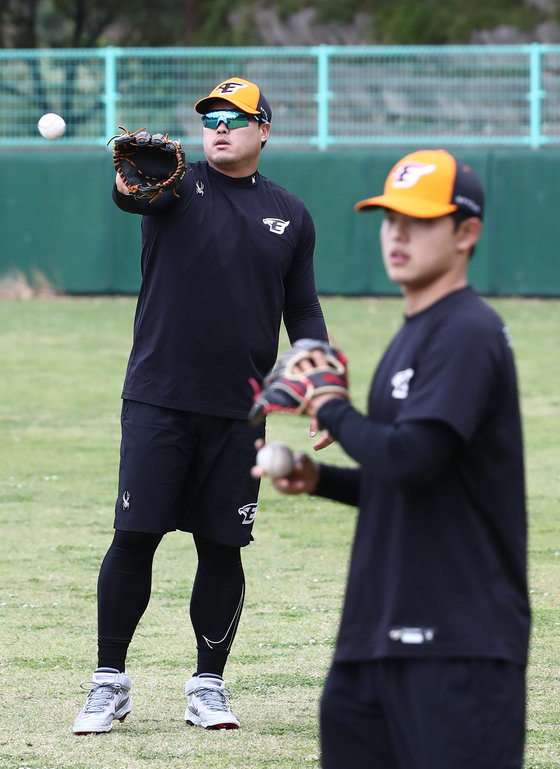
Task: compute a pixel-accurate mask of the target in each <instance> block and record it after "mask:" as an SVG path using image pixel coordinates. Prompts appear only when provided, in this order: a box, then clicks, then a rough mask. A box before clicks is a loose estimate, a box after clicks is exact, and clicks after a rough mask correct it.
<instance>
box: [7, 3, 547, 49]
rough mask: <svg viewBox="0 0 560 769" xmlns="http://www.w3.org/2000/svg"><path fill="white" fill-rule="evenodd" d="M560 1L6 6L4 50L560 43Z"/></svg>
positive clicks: (54, 4) (45, 4) (53, 4)
mask: <svg viewBox="0 0 560 769" xmlns="http://www.w3.org/2000/svg"><path fill="white" fill-rule="evenodd" d="M559 8H560V0H491V1H490V2H489V0H471V1H470V2H465V1H464V0H445V2H441V0H275V1H274V2H273V1H272V0H159V1H158V3H157V5H154V4H152V3H139V2H138V0H119V2H118V3H115V2H114V0H0V47H2V48H69V47H70V48H81V47H85V48H93V47H97V46H106V45H115V46H241V45H243V46H245V45H317V44H320V43H327V44H331V45H344V44H362V45H368V44H403V45H413V44H418V45H444V44H453V43H457V44H466V43H521V42H531V41H536V42H542V43H557V42H560V25H559V23H558V22H559V19H560V13H559Z"/></svg>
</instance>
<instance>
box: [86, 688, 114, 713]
mask: <svg viewBox="0 0 560 769" xmlns="http://www.w3.org/2000/svg"><path fill="white" fill-rule="evenodd" d="M80 688H81V689H84V690H85V691H86V692H87V691H88V690H89V694H88V698H87V700H86V704H85V705H84V713H101V712H102V711H103V710H105V708H106V707H107V705H108V704H109V702H110V701H111V699H112V698H113V697H114V696H115V694H118V693H119V692H120V690H121V689H122V686H121V684H110V683H95V682H94V681H85V682H84V683H81V684H80Z"/></svg>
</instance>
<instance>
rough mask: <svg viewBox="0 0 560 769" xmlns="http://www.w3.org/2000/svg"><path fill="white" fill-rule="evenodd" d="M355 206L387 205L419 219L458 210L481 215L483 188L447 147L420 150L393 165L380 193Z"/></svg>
mask: <svg viewBox="0 0 560 769" xmlns="http://www.w3.org/2000/svg"><path fill="white" fill-rule="evenodd" d="M354 208H355V209H356V210H357V211H367V210H368V209H372V208H389V209H391V210H393V211H399V212H400V213H402V214H407V215H408V216H415V217H418V218H419V219H433V218H435V217H437V216H446V215H447V214H452V213H453V212H455V211H461V212H465V213H466V214H470V216H477V217H478V218H479V219H482V213H483V209H484V192H483V189H482V185H481V183H480V179H479V178H478V176H477V175H476V174H475V172H474V171H473V170H472V169H471V168H469V166H468V165H465V164H464V163H462V162H461V161H460V160H458V159H457V158H455V157H453V155H450V154H449V152H446V150H420V151H418V152H413V153H412V154H410V155H406V156H405V157H404V158H402V160H399V162H398V163H397V164H396V165H395V166H393V168H392V169H391V172H390V173H389V176H388V177H387V181H386V182H385V188H384V191H383V195H378V196H377V197H374V198H366V200H360V201H359V202H358V203H356V205H355V206H354Z"/></svg>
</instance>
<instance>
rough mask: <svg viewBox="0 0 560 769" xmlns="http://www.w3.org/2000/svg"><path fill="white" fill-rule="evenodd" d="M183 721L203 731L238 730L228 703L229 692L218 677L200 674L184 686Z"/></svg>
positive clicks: (237, 722)
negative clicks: (186, 701)
mask: <svg viewBox="0 0 560 769" xmlns="http://www.w3.org/2000/svg"><path fill="white" fill-rule="evenodd" d="M185 694H186V695H187V700H188V704H187V709H186V711H185V721H186V722H187V723H188V724H192V725H193V726H202V727H204V729H239V719H238V718H237V716H236V715H235V713H234V712H233V711H232V709H231V708H230V706H229V703H228V699H227V698H228V697H229V696H230V695H231V692H230V691H229V690H228V689H226V687H225V684H224V682H223V680H222V679H221V678H220V676H218V675H213V674H210V673H201V674H200V675H198V676H193V677H192V678H191V679H190V680H189V681H187V683H186V685H185Z"/></svg>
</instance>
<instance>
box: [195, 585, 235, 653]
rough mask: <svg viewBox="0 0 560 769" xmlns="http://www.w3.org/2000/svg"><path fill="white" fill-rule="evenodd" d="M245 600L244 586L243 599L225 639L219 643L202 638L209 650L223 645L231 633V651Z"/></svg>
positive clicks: (228, 648) (229, 646)
mask: <svg viewBox="0 0 560 769" xmlns="http://www.w3.org/2000/svg"><path fill="white" fill-rule="evenodd" d="M244 598H245V585H243V589H242V590H241V598H240V599H239V603H238V604H237V609H236V610H235V614H234V615H233V619H232V621H231V622H230V623H229V627H228V629H227V630H226V632H225V635H224V637H223V638H220V640H219V641H212V639H210V638H207V637H206V636H205V635H203V636H202V637H203V638H204V640H205V641H206V643H207V644H208V648H209V649H213V648H214V647H215V646H218V645H219V644H222V643H223V642H224V641H225V640H226V638H227V637H228V634H229V633H231V641H230V642H229V644H228V646H227V650H228V651H229V650H230V648H231V645H232V643H233V638H234V636H235V631H236V630H237V625H238V624H239V619H240V617H241V609H242V608H243V599H244Z"/></svg>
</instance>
